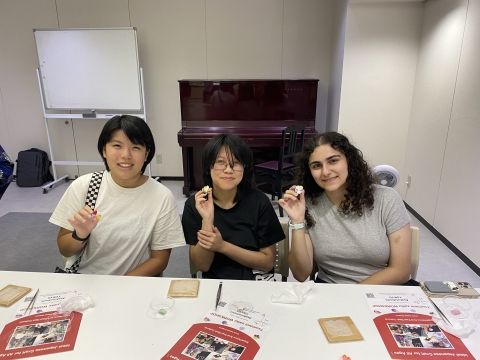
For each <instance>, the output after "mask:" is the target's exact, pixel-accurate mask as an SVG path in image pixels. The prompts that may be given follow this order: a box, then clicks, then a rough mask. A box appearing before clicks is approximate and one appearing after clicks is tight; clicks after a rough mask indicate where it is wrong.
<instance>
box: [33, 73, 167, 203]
mask: <svg viewBox="0 0 480 360" xmlns="http://www.w3.org/2000/svg"><path fill="white" fill-rule="evenodd" d="M36 71H37V80H38V86H39V89H40V98H41V100H42V105H43V119H44V123H45V129H46V131H47V140H48V150H49V153H50V159H51V162H52V170H53V181H52V182H50V183H48V184H46V185H44V186H42V193H43V194H46V193H47V192H48V191H49V190H51V189H53V188H55V187H57V186H58V185H60V184H61V183H63V182H66V181H68V176H67V175H65V176H62V177H60V178H58V177H57V171H56V165H76V166H102V167H104V166H105V163H104V162H103V161H77V160H71V161H70V160H67V161H61V160H55V158H54V156H53V147H52V141H51V137H50V131H49V127H48V120H49V119H70V120H74V119H83V120H96V119H110V118H112V117H113V116H116V115H124V114H122V113H118V114H112V112H110V113H108V114H107V113H96V112H95V116H84V114H78V113H77V114H72V113H67V112H63V113H55V112H54V113H52V112H49V111H47V104H46V103H45V98H44V94H43V87H42V78H41V75H40V69H39V68H37V69H36ZM140 85H141V92H142V104H143V106H142V110H141V111H140V112H139V113H134V114H128V115H132V116H138V117H140V118H142V119H143V120H144V121H145V122H147V116H146V115H147V114H146V111H145V91H144V87H143V69H142V68H140ZM66 111H69V110H66ZM147 169H148V175H149V176H152V171H151V165H150V164H148V166H147ZM158 179H159V177H158V176H157V177H154V180H157V181H158Z"/></svg>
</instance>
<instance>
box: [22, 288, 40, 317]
mask: <svg viewBox="0 0 480 360" xmlns="http://www.w3.org/2000/svg"><path fill="white" fill-rule="evenodd" d="M38 290H40V289H37V291H35V294H34V295H33V297H32V299H31V300H30V303H29V304H28V306H27V308H26V309H25V312H24V313H23V316H25V315H27V312H28V315H30V314H31V313H32V310H33V305H35V300H36V299H37V295H38Z"/></svg>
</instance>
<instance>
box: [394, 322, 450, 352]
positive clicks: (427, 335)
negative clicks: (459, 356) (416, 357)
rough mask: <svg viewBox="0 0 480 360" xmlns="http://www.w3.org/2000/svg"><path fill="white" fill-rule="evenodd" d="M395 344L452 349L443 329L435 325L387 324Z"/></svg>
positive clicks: (405, 346) (406, 346)
mask: <svg viewBox="0 0 480 360" xmlns="http://www.w3.org/2000/svg"><path fill="white" fill-rule="evenodd" d="M388 328H389V329H390V332H391V333H392V336H393V337H394V339H395V342H396V344H397V345H398V346H399V347H402V348H412V347H413V348H429V349H431V348H441V349H453V345H452V344H451V343H450V341H449V340H448V339H447V337H446V336H445V334H444V333H443V331H442V330H441V329H440V328H439V327H438V326H437V325H428V324H427V325H425V324H388Z"/></svg>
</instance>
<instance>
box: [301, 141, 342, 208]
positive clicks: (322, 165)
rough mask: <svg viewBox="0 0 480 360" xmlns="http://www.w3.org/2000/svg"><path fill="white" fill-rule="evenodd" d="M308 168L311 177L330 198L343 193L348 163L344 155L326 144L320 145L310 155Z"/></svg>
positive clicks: (340, 195)
mask: <svg viewBox="0 0 480 360" xmlns="http://www.w3.org/2000/svg"><path fill="white" fill-rule="evenodd" d="M308 164H309V168H310V172H311V174H312V177H313V179H314V180H315V182H316V183H317V185H318V186H320V187H321V188H322V189H324V190H325V193H326V194H327V195H328V196H329V198H330V199H332V195H335V196H334V197H342V198H343V195H344V194H345V189H346V187H347V178H348V163H347V159H346V157H345V155H344V154H343V153H342V152H340V151H338V150H335V149H334V148H332V147H331V146H330V145H328V144H324V145H320V146H317V147H316V148H315V150H314V151H313V152H312V154H311V155H310V158H309V161H308Z"/></svg>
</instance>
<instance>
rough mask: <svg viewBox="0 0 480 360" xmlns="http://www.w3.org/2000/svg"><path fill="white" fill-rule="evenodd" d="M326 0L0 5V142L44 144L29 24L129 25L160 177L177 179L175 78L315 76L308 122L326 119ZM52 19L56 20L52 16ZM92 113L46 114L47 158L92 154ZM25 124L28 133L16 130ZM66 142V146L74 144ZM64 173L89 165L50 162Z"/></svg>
mask: <svg viewBox="0 0 480 360" xmlns="http://www.w3.org/2000/svg"><path fill="white" fill-rule="evenodd" d="M334 4H335V0H264V1H256V0H244V1H237V0H203V1H191V0H130V1H128V0H82V1H76V0H56V1H55V0H18V1H13V0H9V1H2V2H0V30H1V32H0V49H1V54H2V56H1V57H0V128H1V129H2V131H1V132H0V143H2V145H3V146H4V148H5V149H6V150H7V151H8V153H9V154H10V155H11V156H12V158H16V156H17V153H18V152H19V151H20V150H23V149H26V148H30V147H32V146H35V147H39V148H42V149H45V150H47V149H48V144H47V138H46V132H45V127H44V124H43V118H42V110H41V103H40V98H39V93H38V86H37V81H36V77H35V68H36V67H37V58H36V50H35V43H34V39H33V32H32V29H33V28H45V27H50V28H56V27H60V28H67V27H121V26H135V27H136V28H137V36H138V42H139V57H140V63H141V66H142V67H143V70H144V76H145V81H144V82H145V94H146V110H147V117H148V123H149V125H150V126H151V128H152V131H153V133H154V136H155V139H156V145H157V149H158V150H157V154H161V155H162V160H163V163H162V164H161V165H160V164H156V163H155V161H154V163H153V164H152V165H153V166H152V171H153V173H154V174H156V175H162V176H183V173H182V160H181V149H180V147H179V145H178V143H177V132H178V131H179V130H180V104H179V94H178V83H177V80H179V79H185V78H300V77H301V78H318V79H320V85H319V92H318V93H319V98H318V104H319V107H318V110H317V123H318V124H319V127H320V128H322V127H323V126H324V123H325V121H326V114H327V108H326V107H327V98H328V89H329V87H330V83H329V82H330V79H329V78H330V67H331V59H332V49H333V47H334V44H333V43H332V41H333V39H334V36H333V34H335V33H337V31H336V26H338V21H339V20H338V19H334V17H332V12H333V9H334V6H335V5H334ZM57 19H58V21H57ZM103 123H104V122H103V121H99V120H87V121H85V120H83V119H82V120H75V121H73V123H72V122H71V121H68V122H67V123H65V121H63V120H61V121H60V120H58V121H51V120H50V121H49V124H50V129H51V133H52V138H53V147H54V155H55V159H56V160H74V159H75V158H78V160H82V161H98V160H99V155H98V154H97V152H96V140H97V136H98V133H99V131H100V129H101V127H102V126H103ZM26 129H28V131H26ZM75 144H76V147H75ZM57 169H58V172H59V175H63V174H65V173H67V174H69V175H70V176H73V175H75V174H78V173H80V174H81V173H85V172H88V171H91V170H93V168H87V167H80V168H79V169H77V168H76V167H65V166H59V167H57Z"/></svg>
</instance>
